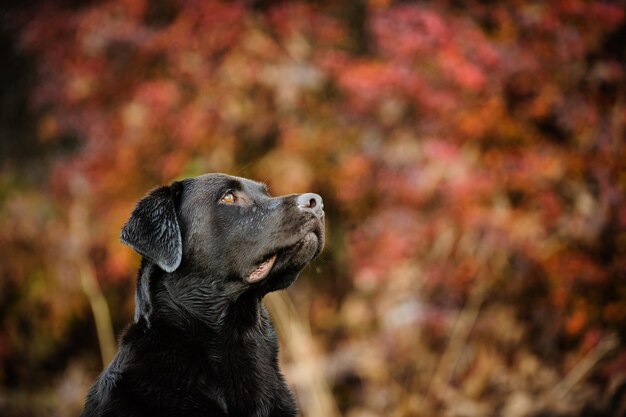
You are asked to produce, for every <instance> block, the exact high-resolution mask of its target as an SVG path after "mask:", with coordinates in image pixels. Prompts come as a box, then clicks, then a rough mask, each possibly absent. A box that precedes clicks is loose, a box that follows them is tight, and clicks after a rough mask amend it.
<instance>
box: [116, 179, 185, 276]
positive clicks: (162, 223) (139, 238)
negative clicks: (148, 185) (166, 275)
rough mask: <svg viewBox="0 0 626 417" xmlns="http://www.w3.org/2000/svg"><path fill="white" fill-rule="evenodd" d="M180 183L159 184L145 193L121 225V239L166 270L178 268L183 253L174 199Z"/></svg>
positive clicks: (176, 198)
mask: <svg viewBox="0 0 626 417" xmlns="http://www.w3.org/2000/svg"><path fill="white" fill-rule="evenodd" d="M181 188H182V184H181V183H180V182H177V183H174V184H172V186H163V187H158V188H156V189H154V190H152V191H151V192H150V193H149V194H148V195H147V196H146V197H144V198H143V199H142V200H141V201H139V203H137V206H136V207H135V209H134V210H133V213H132V214H131V215H130V218H129V219H128V221H127V222H126V224H125V225H124V227H123V228H122V233H121V235H120V240H121V241H122V243H125V244H126V245H128V246H130V247H131V248H133V249H134V250H135V251H137V252H138V253H139V254H140V255H142V256H143V257H145V258H147V259H149V260H151V261H153V262H155V263H156V264H157V265H158V266H159V267H161V269H163V270H164V271H166V272H173V271H175V270H176V268H178V266H179V265H180V262H181V260H182V256H183V243H182V238H181V233H180V225H179V224H178V218H177V216H176V201H177V200H178V198H179V197H180V192H181Z"/></svg>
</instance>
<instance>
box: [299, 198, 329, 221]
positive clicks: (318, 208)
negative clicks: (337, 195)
mask: <svg viewBox="0 0 626 417" xmlns="http://www.w3.org/2000/svg"><path fill="white" fill-rule="evenodd" d="M296 204H297V205H298V208H299V209H300V210H304V211H311V212H313V213H314V214H315V215H316V216H318V217H321V216H322V215H323V214H324V201H323V200H322V197H321V196H320V195H319V194H315V193H306V194H300V195H299V196H298V198H297V200H296Z"/></svg>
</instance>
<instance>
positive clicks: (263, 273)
mask: <svg viewBox="0 0 626 417" xmlns="http://www.w3.org/2000/svg"><path fill="white" fill-rule="evenodd" d="M275 262H276V255H275V254H274V255H271V256H270V257H269V258H266V259H265V260H264V261H263V262H261V263H260V264H258V265H257V266H256V268H254V270H253V271H252V272H251V273H250V275H248V276H247V277H246V281H248V283H250V284H254V283H257V282H259V281H262V280H264V279H265V278H266V277H267V276H268V275H269V273H270V271H271V270H272V267H273V266H274V263H275Z"/></svg>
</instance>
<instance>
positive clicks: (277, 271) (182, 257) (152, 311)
mask: <svg viewBox="0 0 626 417" xmlns="http://www.w3.org/2000/svg"><path fill="white" fill-rule="evenodd" d="M121 239H122V242H124V243H126V244H127V245H129V246H131V247H132V248H133V249H135V250H136V251H137V252H139V253H140V254H141V255H142V264H141V269H140V270H139V274H138V280H137V292H136V310H135V318H134V321H133V323H132V324H130V326H129V327H128V328H127V329H126V331H125V333H124V334H123V336H122V338H121V340H120V347H119V351H118V352H117V355H116V356H115V358H114V359H113V361H112V362H111V364H110V365H109V366H108V368H107V369H106V370H105V371H104V372H103V373H102V374H101V375H100V377H99V378H98V381H97V382H96V383H95V384H94V385H93V386H92V387H91V389H90V391H89V394H88V395H87V400H86V404H85V409H84V411H83V414H82V416H84V417H95V416H151V417H155V416H172V417H176V416H181V417H182V416H203V417H211V416H238V417H244V416H255V417H264V416H273V417H278V416H295V415H296V414H297V411H296V406H295V402H294V399H293V397H292V395H291V393H290V391H289V389H288V388H287V385H286V384H285V380H284V379H283V376H282V375H281V373H280V371H279V369H278V362H277V354H278V344H277V339H276V334H275V333H274V329H273V327H272V324H271V321H270V319H269V316H268V313H267V310H266V309H265V307H264V306H263V304H262V302H261V300H262V298H263V296H264V295H265V294H267V293H268V292H270V291H275V290H279V289H282V288H286V287H287V286H289V285H290V284H291V283H292V282H293V281H294V280H295V279H296V277H297V275H298V273H299V272H300V271H301V270H302V269H303V268H304V266H305V265H306V264H307V263H308V262H309V261H311V260H312V259H313V258H315V257H316V256H317V255H318V254H319V253H320V251H321V249H322V247H323V244H324V211H323V206H322V199H321V197H320V196H319V195H317V194H311V193H309V194H300V195H288V196H283V197H277V198H272V197H270V196H269V194H268V193H267V189H266V188H265V187H264V186H263V185H262V184H259V183H257V182H254V181H250V180H246V179H243V178H237V177H231V176H227V175H222V174H207V175H203V176H200V177H196V178H190V179H186V180H183V181H178V182H174V183H173V184H172V185H170V186H164V187H159V188H156V189H155V190H153V191H152V192H151V193H150V194H148V195H147V196H146V197H145V198H144V199H143V200H141V201H140V202H139V203H138V204H137V207H136V208H135V210H134V211H133V213H132V215H131V217H130V219H129V220H128V222H127V223H126V225H124V228H123V229H122V234H121Z"/></svg>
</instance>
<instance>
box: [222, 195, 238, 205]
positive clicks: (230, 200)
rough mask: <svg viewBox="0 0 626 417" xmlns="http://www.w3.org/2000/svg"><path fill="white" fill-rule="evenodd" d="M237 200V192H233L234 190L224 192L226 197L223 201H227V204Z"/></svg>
mask: <svg viewBox="0 0 626 417" xmlns="http://www.w3.org/2000/svg"><path fill="white" fill-rule="evenodd" d="M236 200H237V198H236V197H235V194H233V193H232V192H228V193H226V194H224V197H222V200H221V201H222V203H226V204H232V203H234V202H235V201H236Z"/></svg>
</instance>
